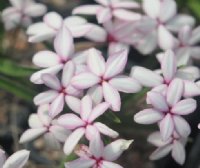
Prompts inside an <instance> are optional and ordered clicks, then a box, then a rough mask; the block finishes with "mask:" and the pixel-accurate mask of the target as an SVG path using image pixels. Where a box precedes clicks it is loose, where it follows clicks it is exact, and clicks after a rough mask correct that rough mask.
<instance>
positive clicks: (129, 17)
mask: <svg viewBox="0 0 200 168" xmlns="http://www.w3.org/2000/svg"><path fill="white" fill-rule="evenodd" d="M113 15H114V16H115V17H116V18H118V19H121V20H123V21H138V20H140V19H141V18H142V16H141V14H139V13H136V12H132V11H129V10H125V9H115V10H114V12H113ZM124 16H126V17H124Z"/></svg>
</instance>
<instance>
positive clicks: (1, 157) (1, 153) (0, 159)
mask: <svg viewBox="0 0 200 168" xmlns="http://www.w3.org/2000/svg"><path fill="white" fill-rule="evenodd" d="M5 161H6V155H5V152H4V151H3V150H2V149H0V166H1V167H3V164H4V162H5Z"/></svg>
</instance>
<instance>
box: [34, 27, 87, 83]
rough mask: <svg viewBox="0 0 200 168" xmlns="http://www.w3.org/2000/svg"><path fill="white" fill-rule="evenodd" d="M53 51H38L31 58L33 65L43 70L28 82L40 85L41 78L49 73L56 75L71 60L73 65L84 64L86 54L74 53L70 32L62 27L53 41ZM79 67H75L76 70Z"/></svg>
mask: <svg viewBox="0 0 200 168" xmlns="http://www.w3.org/2000/svg"><path fill="white" fill-rule="evenodd" d="M54 49H55V52H52V51H48V50H46V51H40V52H38V53H36V54H35V55H34V56H33V63H34V64H35V65H37V66H38V67H41V68H45V69H42V70H40V71H38V72H36V73H34V74H33V75H32V76H31V78H30V80H31V81H32V82H33V83H35V84H42V83H43V80H42V79H41V76H42V75H43V74H46V73H49V74H52V75H55V74H57V73H58V72H59V71H60V70H61V69H63V67H64V65H65V64H66V63H67V62H68V61H70V60H73V62H74V63H75V64H83V63H84V62H86V53H85V52H80V53H76V54H75V53H74V41H73V37H72V34H71V32H70V31H69V30H68V29H67V28H66V27H65V26H63V27H62V28H61V29H60V30H59V32H58V34H57V35H56V38H55V40H54ZM78 67H79V66H77V68H78Z"/></svg>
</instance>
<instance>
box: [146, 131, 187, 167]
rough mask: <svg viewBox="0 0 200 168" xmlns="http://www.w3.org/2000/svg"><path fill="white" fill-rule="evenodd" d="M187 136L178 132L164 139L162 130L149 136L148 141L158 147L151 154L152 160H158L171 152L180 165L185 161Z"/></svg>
mask: <svg viewBox="0 0 200 168" xmlns="http://www.w3.org/2000/svg"><path fill="white" fill-rule="evenodd" d="M186 141H187V138H184V137H180V136H179V135H178V134H177V133H176V132H174V133H173V135H172V136H171V137H170V138H169V139H168V140H167V141H163V140H162V137H161V135H160V132H154V133H152V134H151V135H150V136H149V137H148V142H149V143H151V144H153V145H155V146H156V147H158V148H157V149H156V150H155V151H154V152H153V153H152V154H151V156H150V159H151V160H158V159H160V158H163V157H165V156H166V155H168V154H169V153H170V152H171V155H172V158H173V159H174V160H175V161H176V162H177V163H178V164H180V165H183V164H184V162H185V155H186V151H185V143H186Z"/></svg>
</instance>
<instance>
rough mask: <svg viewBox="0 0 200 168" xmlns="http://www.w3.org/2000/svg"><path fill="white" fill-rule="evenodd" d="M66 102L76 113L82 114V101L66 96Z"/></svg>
mask: <svg viewBox="0 0 200 168" xmlns="http://www.w3.org/2000/svg"><path fill="white" fill-rule="evenodd" d="M65 101H66V103H67V105H68V107H69V108H70V109H71V110H72V111H73V112H75V113H77V114H80V112H81V101H80V99H78V98H76V97H73V96H68V95H67V96H65Z"/></svg>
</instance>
